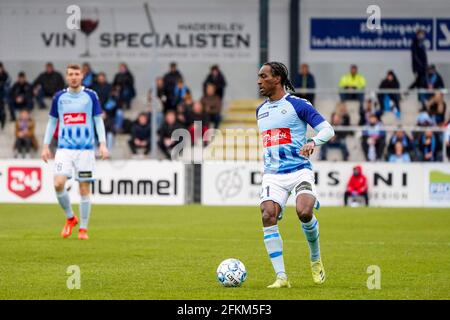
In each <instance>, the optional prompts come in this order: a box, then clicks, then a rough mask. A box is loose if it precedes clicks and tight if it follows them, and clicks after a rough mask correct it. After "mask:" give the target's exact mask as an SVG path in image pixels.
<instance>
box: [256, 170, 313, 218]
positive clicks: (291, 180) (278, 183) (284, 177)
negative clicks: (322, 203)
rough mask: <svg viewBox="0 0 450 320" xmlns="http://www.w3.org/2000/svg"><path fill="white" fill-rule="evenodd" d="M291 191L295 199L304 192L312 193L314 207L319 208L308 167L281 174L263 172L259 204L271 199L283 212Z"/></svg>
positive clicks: (311, 172) (311, 174) (311, 173)
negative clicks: (314, 199) (314, 200)
mask: <svg viewBox="0 0 450 320" xmlns="http://www.w3.org/2000/svg"><path fill="white" fill-rule="evenodd" d="M291 193H293V194H294V195H295V199H297V197H298V196H299V195H300V194H304V193H306V194H310V195H312V196H313V197H314V198H316V203H315V205H314V207H315V208H316V209H318V208H319V202H318V200H317V195H316V187H315V185H314V172H313V171H312V170H310V169H301V170H298V171H295V172H291V173H283V174H271V173H270V174H268V173H265V174H264V175H263V180H262V189H261V194H260V197H259V204H261V203H263V202H264V201H268V200H271V201H274V202H276V203H278V204H279V205H280V207H281V211H282V212H283V211H284V208H285V206H286V202H287V200H288V198H289V195H290V194H291ZM280 219H281V217H280Z"/></svg>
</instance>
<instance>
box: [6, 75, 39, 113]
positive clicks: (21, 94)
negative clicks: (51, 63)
mask: <svg viewBox="0 0 450 320" xmlns="http://www.w3.org/2000/svg"><path fill="white" fill-rule="evenodd" d="M22 109H27V110H28V111H31V110H32V109H33V89H32V87H31V84H30V83H29V82H28V81H27V78H26V76H25V72H23V71H21V72H19V75H18V77H17V81H16V82H15V83H14V85H13V86H12V88H11V92H10V102H9V111H10V114H11V120H14V121H15V120H16V111H17V110H22Z"/></svg>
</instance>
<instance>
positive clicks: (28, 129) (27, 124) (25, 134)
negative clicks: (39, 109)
mask: <svg viewBox="0 0 450 320" xmlns="http://www.w3.org/2000/svg"><path fill="white" fill-rule="evenodd" d="M34 128H35V122H34V120H33V119H32V118H31V117H30V114H29V112H28V111H27V110H22V111H20V113H19V118H18V119H17V121H16V141H15V143H14V157H15V158H17V157H18V155H19V154H21V155H22V158H30V152H31V149H34V150H35V151H36V150H37V149H38V144H37V140H36V137H35V135H34Z"/></svg>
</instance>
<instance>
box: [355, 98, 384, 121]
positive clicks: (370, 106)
mask: <svg viewBox="0 0 450 320" xmlns="http://www.w3.org/2000/svg"><path fill="white" fill-rule="evenodd" d="M377 109H378V108H377V103H376V102H375V100H372V99H367V100H366V105H365V107H364V109H363V110H362V111H361V110H360V113H359V122H358V125H360V126H364V125H366V124H368V123H369V118H370V116H371V115H372V114H375V116H376V117H377V118H378V119H379V120H381V119H380V117H381V111H380V110H379V109H378V110H377Z"/></svg>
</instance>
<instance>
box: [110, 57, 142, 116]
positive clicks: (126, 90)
mask: <svg viewBox="0 0 450 320" xmlns="http://www.w3.org/2000/svg"><path fill="white" fill-rule="evenodd" d="M113 86H118V87H119V97H120V101H121V104H122V105H123V107H124V108H126V109H127V110H129V109H130V108H131V102H132V100H133V99H134V97H135V96H136V90H135V88H134V77H133V74H132V73H131V72H130V70H129V69H128V66H127V65H126V64H125V63H123V62H122V63H120V64H119V72H117V73H116V75H115V76H114V81H113Z"/></svg>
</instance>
